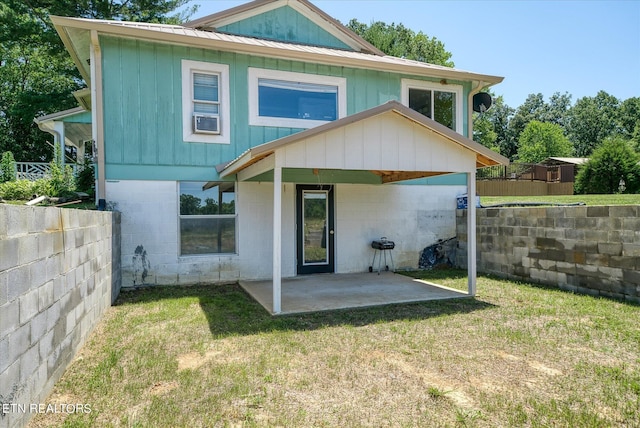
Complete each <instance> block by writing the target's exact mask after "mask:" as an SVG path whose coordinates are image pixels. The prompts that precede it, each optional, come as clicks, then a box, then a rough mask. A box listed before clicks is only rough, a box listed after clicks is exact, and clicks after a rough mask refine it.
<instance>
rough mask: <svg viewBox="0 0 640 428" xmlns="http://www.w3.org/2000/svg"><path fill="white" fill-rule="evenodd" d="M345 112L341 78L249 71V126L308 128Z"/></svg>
mask: <svg viewBox="0 0 640 428" xmlns="http://www.w3.org/2000/svg"><path fill="white" fill-rule="evenodd" d="M345 112H346V79H344V78H341V77H332V76H319V75H312V74H303V73H293V72H283V71H275V70H263V69H257V68H250V69H249V118H250V122H249V123H250V124H251V125H261V126H278V127H289V128H311V127H314V126H318V125H322V124H324V123H327V122H331V121H334V120H337V119H339V118H341V117H344V115H345Z"/></svg>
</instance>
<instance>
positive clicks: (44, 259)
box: [0, 204, 120, 427]
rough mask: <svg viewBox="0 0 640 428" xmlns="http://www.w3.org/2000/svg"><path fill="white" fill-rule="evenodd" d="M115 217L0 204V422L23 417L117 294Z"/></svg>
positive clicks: (18, 423) (15, 422)
mask: <svg viewBox="0 0 640 428" xmlns="http://www.w3.org/2000/svg"><path fill="white" fill-rule="evenodd" d="M119 219H120V216H119V214H117V213H110V212H98V211H81V210H73V209H60V208H41V207H23V206H13V205H6V204H0V409H2V410H5V412H1V411H0V426H3V427H5V426H6V427H16V426H22V425H24V424H25V423H26V421H27V420H28V419H29V417H30V416H31V413H30V407H29V406H30V405H31V404H39V403H43V402H44V399H45V398H46V396H47V395H48V394H49V392H50V391H51V389H52V388H53V385H54V383H55V382H56V381H57V380H58V379H59V378H60V376H61V375H62V373H63V372H64V370H65V369H66V368H67V365H68V364H69V362H70V361H71V359H72V358H73V356H74V355H75V353H76V351H77V350H78V349H79V348H80V347H81V346H82V344H83V343H84V342H85V340H86V339H87V337H88V335H89V333H90V332H91V330H92V329H93V327H94V326H95V325H96V323H97V322H98V321H99V320H100V318H101V316H102V314H103V313H104V311H105V310H106V309H107V308H108V307H109V306H110V305H111V303H112V302H113V301H114V300H115V298H116V297H117V295H118V293H119V290H120V274H119V272H120V266H119V260H120V255H119V244H120V243H119V238H118V232H119V221H120V220H119ZM112 257H113V259H114V260H115V262H113V263H112ZM67 404H74V403H67ZM20 406H26V407H20ZM6 410H9V411H6ZM23 410H25V411H23Z"/></svg>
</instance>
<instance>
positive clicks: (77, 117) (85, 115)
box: [61, 111, 91, 124]
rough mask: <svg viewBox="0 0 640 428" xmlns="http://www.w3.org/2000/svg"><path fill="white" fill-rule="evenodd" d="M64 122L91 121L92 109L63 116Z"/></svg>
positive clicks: (87, 122)
mask: <svg viewBox="0 0 640 428" xmlns="http://www.w3.org/2000/svg"><path fill="white" fill-rule="evenodd" d="M61 120H62V122H64V123H86V124H89V123H91V112H90V111H82V112H80V113H76V114H73V115H71V116H67V117H63V118H62V119H61Z"/></svg>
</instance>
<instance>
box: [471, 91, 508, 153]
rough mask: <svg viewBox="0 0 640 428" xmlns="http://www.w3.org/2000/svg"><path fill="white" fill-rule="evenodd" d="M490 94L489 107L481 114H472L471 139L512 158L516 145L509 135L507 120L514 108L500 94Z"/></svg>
mask: <svg viewBox="0 0 640 428" xmlns="http://www.w3.org/2000/svg"><path fill="white" fill-rule="evenodd" d="M491 95H492V98H493V104H492V105H491V108H490V109H489V110H487V111H486V112H484V113H483V114H481V115H480V114H477V113H474V115H473V116H474V121H473V139H474V140H475V141H477V142H478V143H480V144H482V145H484V146H486V147H489V148H490V149H491V150H494V151H497V152H499V153H500V154H501V155H503V156H506V157H508V158H510V159H513V158H514V157H515V155H516V151H517V147H516V145H515V144H514V142H513V141H514V140H513V137H512V136H511V131H510V129H509V120H510V119H511V116H512V115H513V112H514V109H513V108H511V107H509V106H508V105H507V104H506V103H505V102H504V98H503V97H502V95H500V96H498V97H496V96H495V95H494V94H491Z"/></svg>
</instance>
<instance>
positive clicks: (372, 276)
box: [240, 272, 470, 315]
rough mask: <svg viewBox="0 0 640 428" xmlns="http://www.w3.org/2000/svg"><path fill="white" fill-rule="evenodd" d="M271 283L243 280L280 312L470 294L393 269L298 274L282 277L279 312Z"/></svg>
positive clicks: (252, 293) (270, 309) (248, 288)
mask: <svg viewBox="0 0 640 428" xmlns="http://www.w3.org/2000/svg"><path fill="white" fill-rule="evenodd" d="M272 285H273V282H272V281H271V280H263V281H240V286H241V287H242V288H243V289H244V290H245V291H246V292H247V293H249V295H250V296H251V297H253V298H254V299H255V300H256V301H257V302H258V303H260V304H261V305H262V306H263V307H264V308H265V309H266V310H267V311H268V312H269V313H271V314H281V315H287V314H298V313H305V312H317V311H329V310H337V309H346V308H363V307H369V306H378V305H388V304H397V303H410V302H422V301H426V300H442V299H455V298H460V297H470V296H469V294H468V293H465V292H463V291H459V290H454V289H452V288H448V287H444V286H442V285H438V284H434V283H431V282H427V281H423V280H419V279H414V278H410V277H408V276H404V275H401V274H397V273H393V272H383V273H381V274H380V275H378V274H377V273H375V272H374V273H369V272H367V273H348V274H315V275H299V276H297V277H295V278H284V279H283V280H282V284H281V293H282V296H281V299H282V300H281V305H282V307H281V310H280V311H279V312H276V311H274V307H273V287H272Z"/></svg>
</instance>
